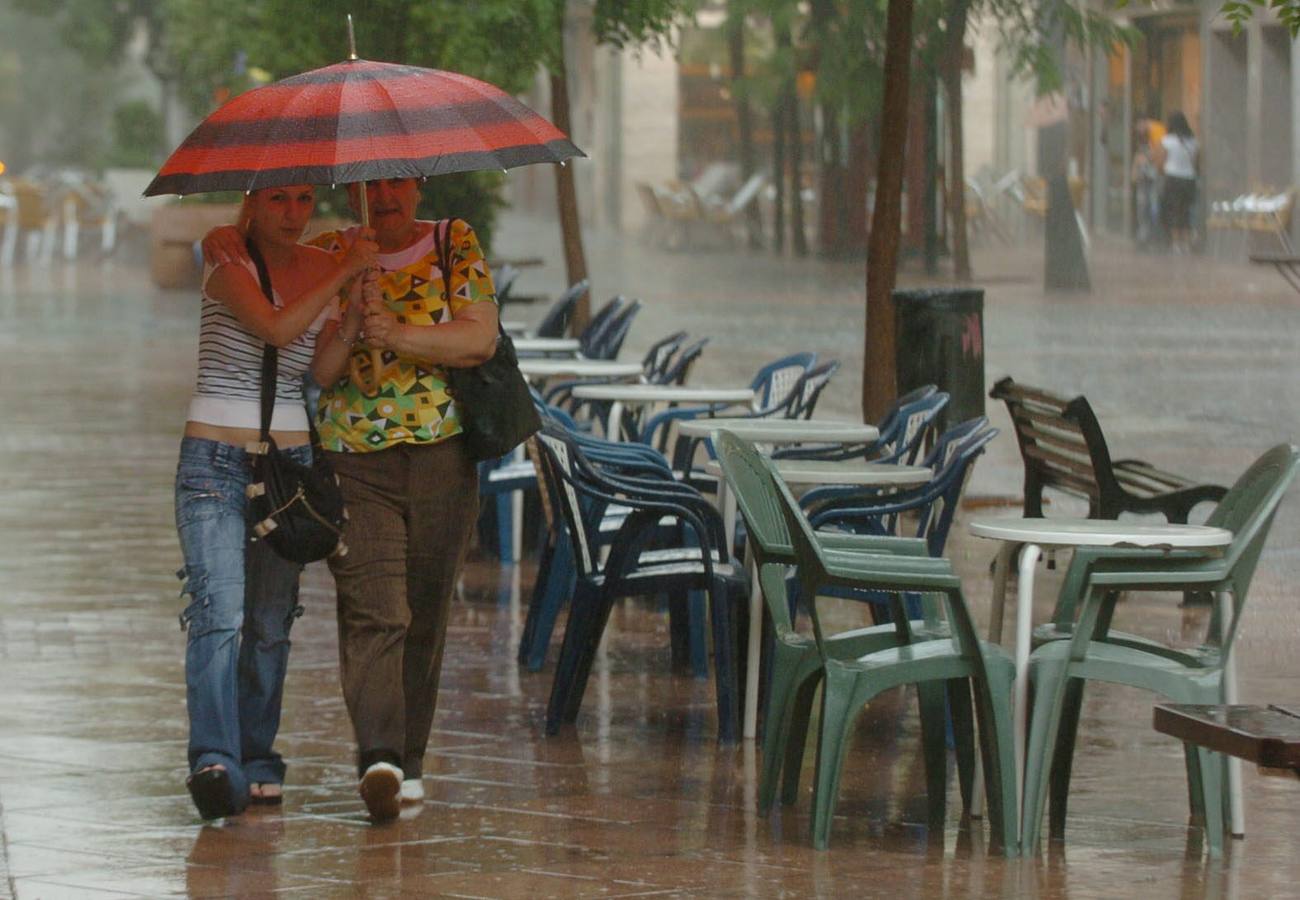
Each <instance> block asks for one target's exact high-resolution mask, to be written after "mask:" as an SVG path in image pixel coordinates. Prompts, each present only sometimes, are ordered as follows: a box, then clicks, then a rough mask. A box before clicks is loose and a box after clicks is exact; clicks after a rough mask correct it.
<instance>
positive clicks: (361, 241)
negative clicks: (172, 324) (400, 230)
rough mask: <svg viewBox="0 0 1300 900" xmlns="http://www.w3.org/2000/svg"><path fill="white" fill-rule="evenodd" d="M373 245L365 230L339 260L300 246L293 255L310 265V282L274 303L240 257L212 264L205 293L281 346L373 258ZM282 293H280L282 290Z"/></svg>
mask: <svg viewBox="0 0 1300 900" xmlns="http://www.w3.org/2000/svg"><path fill="white" fill-rule="evenodd" d="M377 249H378V248H377V246H376V245H375V243H374V241H373V240H370V239H369V238H368V237H367V236H363V237H358V239H357V240H356V241H354V242H353V244H352V246H350V247H349V248H348V250H347V253H346V254H345V255H344V257H343V259H342V260H340V261H337V262H336V261H335V260H334V259H333V258H331V257H330V255H329V254H328V253H326V252H325V251H323V250H316V249H314V248H310V247H302V246H299V247H298V248H296V251H295V252H296V254H297V255H296V258H295V261H301V262H305V263H306V265H307V266H308V268H309V277H308V279H307V282H308V284H309V287H307V288H306V289H305V290H302V291H300V292H298V293H297V294H295V295H294V296H291V297H285V298H284V305H283V306H281V307H275V306H273V305H272V304H271V301H270V299H269V298H268V297H267V296H266V295H265V294H263V293H262V288H261V285H260V284H259V283H258V281H257V279H256V278H254V276H253V273H252V272H251V271H250V270H249V269H248V268H247V267H246V266H243V265H240V264H238V263H225V264H222V265H219V266H217V268H216V269H214V270H213V272H212V274H211V276H210V277H209V278H208V282H207V293H208V296H210V297H211V298H212V299H214V300H217V301H220V302H221V303H224V304H225V305H226V306H227V307H229V308H230V311H231V312H233V313H234V314H235V317H236V318H237V319H239V321H240V324H242V325H243V326H244V327H245V328H247V329H248V330H249V331H251V332H252V333H253V334H255V335H257V337H259V338H261V339H262V340H263V341H266V342H267V343H268V344H272V345H274V346H276V347H285V346H288V345H289V344H291V343H293V341H295V340H297V338H298V337H299V336H300V335H301V334H302V333H303V332H304V331H306V330H307V329H308V328H309V327H311V324H312V323H313V322H314V321H316V318H317V317H318V316H319V315H320V314H321V311H322V310H324V309H325V307H326V306H327V305H329V303H330V301H332V300H333V299H334V298H335V297H336V296H337V295H338V293H339V291H341V290H342V289H343V287H344V285H346V284H347V283H348V282H349V281H351V279H352V278H353V276H355V275H356V274H357V273H358V272H360V271H362V270H364V269H366V268H367V267H369V266H370V265H371V264H373V262H374V259H375V254H376V252H377ZM282 296H283V294H282Z"/></svg>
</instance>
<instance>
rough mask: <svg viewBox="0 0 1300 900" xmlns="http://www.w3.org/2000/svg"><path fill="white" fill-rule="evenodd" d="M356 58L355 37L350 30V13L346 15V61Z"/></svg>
mask: <svg viewBox="0 0 1300 900" xmlns="http://www.w3.org/2000/svg"><path fill="white" fill-rule="evenodd" d="M356 58H357V36H356V34H355V32H353V30H352V13H348V59H356Z"/></svg>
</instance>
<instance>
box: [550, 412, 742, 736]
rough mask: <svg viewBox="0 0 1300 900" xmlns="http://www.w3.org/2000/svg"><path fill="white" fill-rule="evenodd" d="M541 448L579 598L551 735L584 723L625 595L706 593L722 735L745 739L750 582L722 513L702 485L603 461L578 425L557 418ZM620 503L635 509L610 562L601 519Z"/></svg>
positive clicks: (611, 542)
mask: <svg viewBox="0 0 1300 900" xmlns="http://www.w3.org/2000/svg"><path fill="white" fill-rule="evenodd" d="M537 447H538V449H539V451H540V452H539V458H540V461H541V469H542V476H543V481H544V482H545V486H546V493H547V496H548V499H549V502H550V503H551V504H552V505H553V507H555V508H558V509H559V511H560V514H561V516H562V519H563V524H564V529H565V531H566V533H567V537H568V545H569V547H570V549H571V554H572V558H573V561H574V568H575V580H574V591H573V599H572V602H571V604H570V608H569V617H568V621H567V624H566V626H565V632H564V642H563V645H562V647H561V650H560V659H559V662H558V664H557V666H556V672H555V680H554V682H553V685H552V688H551V696H550V701H549V703H548V705H547V712H546V731H547V733H548V734H555V733H557V732H558V731H559V729H560V728H561V727H562V726H563V725H565V724H568V723H572V722H574V721H575V720H576V718H577V715H578V711H579V709H580V707H581V703H582V697H583V694H584V692H585V690H586V684H587V679H588V676H589V674H590V672H591V667H592V663H593V661H594V659H595V655H596V650H597V648H598V647H599V645H600V641H601V638H602V637H603V635H604V631H605V626H606V623H607V622H608V620H609V614H610V611H611V609H612V608H613V604H614V602H615V601H616V600H617V599H619V598H621V597H627V596H648V595H657V594H661V593H667V594H670V595H677V596H679V597H680V596H684V595H685V594H686V593H687V592H690V591H703V592H704V593H706V594H707V596H708V602H709V616H710V621H711V624H712V637H713V648H714V671H715V677H716V689H717V706H718V738H719V740H720V741H723V742H731V741H734V740H736V739H737V736H738V733H739V688H738V685H739V684H740V680H739V676H738V673H737V671H736V670H737V665H736V654H735V641H736V635H737V633H738V630H739V628H740V624H741V623H740V618H741V615H742V611H743V610H744V609H745V608H746V604H745V581H744V579H743V577H742V576H741V574H740V573H738V572H737V571H736V568H737V567H735V566H733V565H732V563H731V562H730V561H729V559H728V558H727V555H726V551H725V539H724V537H723V534H722V521H721V518H720V517H719V515H718V513H717V510H716V509H714V507H713V506H712V504H711V503H710V502H709V501H708V500H706V499H705V498H704V497H702V496H701V495H700V494H699V492H698V491H696V490H694V489H693V488H691V487H689V486H688V485H683V484H680V483H677V482H675V481H673V480H672V479H671V477H668V478H658V479H656V478H648V477H644V476H638V475H630V474H626V472H625V471H620V467H619V466H617V465H606V466H601V465H600V464H599V463H597V462H595V461H594V460H593V459H592V458H590V457H589V455H588V453H587V452H586V451H585V450H584V448H583V446H582V445H581V444H580V442H579V440H578V439H577V438H576V437H575V436H574V435H573V434H572V433H571V432H569V431H567V430H566V429H563V428H560V427H557V426H556V425H555V424H554V423H553V422H552V423H548V424H547V425H546V426H545V427H544V428H543V430H542V431H541V432H540V433H539V434H538V435H537ZM611 507H619V508H621V509H624V510H626V513H625V517H624V518H623V521H622V524H621V525H619V527H618V530H617V532H616V533H615V534H614V535H613V537H612V539H608V540H607V546H608V547H609V553H608V556H607V557H605V558H604V559H603V560H602V558H601V556H602V554H601V553H600V547H601V545H602V543H606V540H604V539H602V536H601V533H600V525H601V523H602V521H603V520H604V516H605V513H606V512H607V511H608V510H609V509H610V508H611ZM669 535H671V539H670V537H669ZM670 608H671V607H670ZM677 608H680V607H677ZM530 617H531V611H530Z"/></svg>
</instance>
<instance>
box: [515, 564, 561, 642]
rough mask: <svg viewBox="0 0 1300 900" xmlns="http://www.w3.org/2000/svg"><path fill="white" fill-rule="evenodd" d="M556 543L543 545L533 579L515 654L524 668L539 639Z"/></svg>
mask: <svg viewBox="0 0 1300 900" xmlns="http://www.w3.org/2000/svg"><path fill="white" fill-rule="evenodd" d="M557 543H558V539H557V540H556V541H547V542H546V543H544V544H543V545H542V550H541V553H539V554H538V559H537V577H536V578H534V579H533V590H532V593H531V594H529V596H528V612H527V614H526V615H525V616H524V628H523V633H522V634H520V636H519V649H518V650H517V651H516V652H515V662H517V663H518V664H519V665H521V666H524V665H527V663H528V657H529V654H530V652H531V651H532V648H533V642H534V641H536V639H537V620H538V618H539V617H540V614H541V605H542V599H543V598H544V597H545V596H546V588H547V583H548V582H549V581H550V579H551V577H552V571H551V570H552V568H554V565H555V548H556V544H557Z"/></svg>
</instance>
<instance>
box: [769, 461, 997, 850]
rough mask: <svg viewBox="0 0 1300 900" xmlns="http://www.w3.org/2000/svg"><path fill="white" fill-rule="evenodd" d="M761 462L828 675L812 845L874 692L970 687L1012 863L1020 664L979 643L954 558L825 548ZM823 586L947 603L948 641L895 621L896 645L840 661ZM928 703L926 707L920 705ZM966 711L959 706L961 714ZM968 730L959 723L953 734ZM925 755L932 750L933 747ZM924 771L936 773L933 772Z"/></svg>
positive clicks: (825, 829)
mask: <svg viewBox="0 0 1300 900" xmlns="http://www.w3.org/2000/svg"><path fill="white" fill-rule="evenodd" d="M759 462H760V463H761V464H762V465H763V466H764V468H765V469H766V470H767V472H768V474H769V477H770V478H771V479H772V482H773V484H775V485H776V488H777V490H778V491H779V492H780V496H781V499H782V506H783V512H784V514H785V520H786V527H787V529H788V530H789V532H790V536H791V538H792V543H793V549H794V555H795V557H796V559H797V560H798V573H799V582H800V585H799V586H800V592H799V602H800V603H802V604H803V605H804V606H805V608H806V610H807V612H808V615H809V618H810V619H811V621H812V626H813V638H814V640H815V641H816V646H817V651H818V654H819V655H820V656H821V663H822V668H823V675H822V679H823V685H822V707H821V722H820V726H819V729H820V732H819V734H818V742H817V776H816V784H815V786H814V789H813V824H812V836H813V846H815V847H816V848H817V849H819V850H823V849H825V848H826V845H827V843H828V841H829V838H830V828H831V819H832V816H833V814H834V811H835V802H836V799H837V796H838V793H839V782H840V773H841V771H842V770H843V767H844V757H845V754H846V753H847V751H848V739H849V736H850V735H851V734H852V728H853V724H854V722H855V721H856V719H857V717H858V715H859V713H861V711H862V707H863V706H864V705H865V704H866V703H867V702H868V701H869V700H871V699H872V698H874V697H875V696H876V695H877V694H880V693H881V692H883V691H886V690H889V689H890V688H894V687H901V686H902V685H907V684H915V685H917V686H918V689H919V690H924V691H934V692H935V694H936V695H938V696H941V691H942V689H944V688H947V689H948V691H949V694H950V695H958V694H959V689H962V690H964V688H962V687H961V686H962V685H963V684H964V683H967V682H968V683H969V685H970V688H971V689H972V692H973V694H974V698H975V714H976V717H977V719H978V721H979V726H980V727H979V734H980V751H981V756H982V759H983V763H984V772H985V783H986V787H987V793H988V800H989V804H988V805H989V811H988V812H989V821H990V823H991V826H992V834H993V839H994V841H995V842H996V843H999V844H1001V846H1002V849H1003V852H1004V853H1005V854H1006V855H1007V856H1015V855H1017V854H1018V853H1019V849H1020V844H1019V840H1018V834H1019V832H1018V821H1019V817H1018V815H1017V810H1016V774H1015V756H1014V751H1013V746H1012V728H1011V683H1012V679H1013V676H1014V672H1015V665H1014V663H1013V662H1012V661H1011V658H1010V657H1009V656H1007V654H1006V653H1005V652H1004V651H1003V650H1002V648H1001V647H998V646H997V645H995V644H988V643H985V642H983V641H981V640H980V639H979V638H978V636H977V635H976V632H975V625H974V622H972V620H971V617H970V611H969V610H968V609H967V608H966V601H965V598H964V597H963V595H962V589H961V581H960V579H958V578H957V576H956V575H955V574H953V572H952V568H951V566H950V565H949V564H948V561H947V560H943V559H914V558H910V557H900V556H886V555H882V554H875V553H854V552H840V553H837V552H833V551H830V550H828V549H826V548H824V547H823V546H822V545H821V542H820V541H819V539H818V536H817V534H816V533H815V532H814V531H813V528H812V526H811V525H810V524H809V522H808V520H807V519H806V518H805V517H804V515H803V513H802V511H801V510H800V509H799V503H798V501H797V500H795V498H794V495H793V494H791V493H790V489H789V488H788V487H787V486H786V484H785V482H783V481H782V480H781V479H780V477H779V476H778V475H777V474H776V470H775V469H774V468H772V465H771V463H770V461H769V460H767V459H765V458H760V460H759ZM822 585H843V586H846V587H856V588H865V589H868V590H880V591H892V592H903V591H919V592H922V593H933V594H936V595H938V596H940V597H941V598H942V601H943V609H944V612H945V614H946V618H947V625H948V627H949V628H950V629H951V637H949V638H948V639H946V640H921V641H917V642H913V641H912V639H911V634H910V631H911V627H910V623H909V622H908V620H907V618H906V617H905V616H902V615H899V616H898V617H897V620H896V621H897V627H898V633H899V635H900V642H899V645H898V646H895V647H892V648H889V649H884V650H877V651H875V652H872V653H867V654H865V655H863V656H860V657H858V658H856V659H839V658H836V656H835V655H834V654H832V653H831V652H830V649H829V641H828V640H827V638H826V637H825V635H824V634H823V632H822V627H821V622H820V620H819V619H818V617H817V606H816V602H815V598H816V596H817V589H818V588H819V587H820V586H822ZM923 703H924V700H923ZM964 705H965V704H964V703H960V702H955V703H953V712H954V714H960V713H959V711H960V710H961V708H962V707H963V706H964ZM967 728H969V724H968V723H962V722H958V723H956V727H955V728H954V730H955V731H957V732H961V731H964V730H966V729H967ZM926 755H927V757H928V756H929V751H928V749H927V753H926ZM927 769H929V767H928V766H927ZM935 781H936V779H934V778H932V777H931V776H930V775H929V774H927V778H926V782H927V789H928V790H929V791H930V792H931V793H932V794H933V793H935V792H936V787H937V789H938V790H942V783H941V782H940V783H939V784H938V785H936V784H935Z"/></svg>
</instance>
